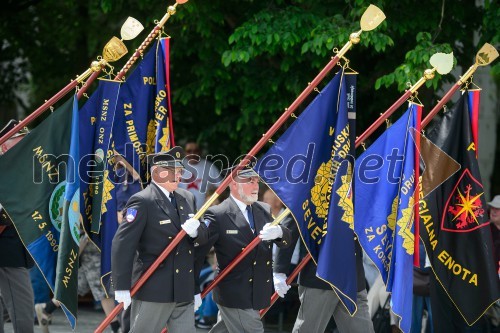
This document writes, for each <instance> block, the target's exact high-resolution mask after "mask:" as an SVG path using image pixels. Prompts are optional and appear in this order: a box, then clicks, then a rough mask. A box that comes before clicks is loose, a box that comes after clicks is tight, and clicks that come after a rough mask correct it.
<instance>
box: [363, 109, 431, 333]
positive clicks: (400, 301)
mask: <svg viewBox="0 0 500 333" xmlns="http://www.w3.org/2000/svg"><path fill="white" fill-rule="evenodd" d="M420 115H421V106H420V105H417V104H413V103H410V107H409V108H408V110H407V111H406V112H405V113H404V114H403V116H402V117H401V118H399V119H398V121H397V122H396V123H395V124H394V125H392V126H391V127H389V128H388V129H387V130H386V131H385V132H384V133H383V134H382V135H381V136H380V137H379V138H378V139H377V140H376V141H375V142H374V143H373V144H372V145H371V146H370V147H369V148H368V149H367V150H366V151H365V152H364V153H363V154H361V156H359V158H358V159H357V160H356V163H355V170H356V172H355V177H356V178H355V182H354V183H355V189H354V192H355V194H356V195H355V205H354V207H355V214H354V217H355V223H354V230H355V232H356V233H357V235H358V236H359V242H360V244H361V246H362V247H363V249H364V250H365V252H366V254H367V255H368V256H369V257H370V259H371V260H372V261H373V263H374V264H375V265H376V266H377V268H378V270H379V271H380V273H381V275H382V280H383V281H384V283H385V285H386V290H387V291H389V292H392V296H391V308H392V311H393V312H394V313H395V314H396V315H397V316H398V317H400V318H401V320H400V322H399V327H400V328H401V330H402V331H403V332H409V331H410V328H411V309H412V301H413V253H414V246H415V236H414V217H415V215H414V211H415V204H416V203H415V200H414V199H415V198H414V195H415V189H416V186H417V183H418V182H416V181H415V177H416V173H415V170H416V167H418V164H416V160H417V161H418V154H417V147H416V144H415V142H416V140H415V138H416V136H415V130H416V132H417V133H418V131H419V127H420Z"/></svg>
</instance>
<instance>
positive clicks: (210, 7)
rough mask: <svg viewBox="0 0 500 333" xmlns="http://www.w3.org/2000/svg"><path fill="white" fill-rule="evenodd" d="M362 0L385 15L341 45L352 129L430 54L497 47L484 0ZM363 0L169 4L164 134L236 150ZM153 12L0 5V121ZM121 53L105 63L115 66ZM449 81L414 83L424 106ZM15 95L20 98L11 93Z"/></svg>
mask: <svg viewBox="0 0 500 333" xmlns="http://www.w3.org/2000/svg"><path fill="white" fill-rule="evenodd" d="M371 3H373V4H375V5H377V6H378V7H379V8H381V9H382V10H383V11H384V13H385V14H386V16H387V19H386V21H385V22H384V23H383V24H382V25H381V26H380V27H378V28H377V29H376V30H374V31H372V32H368V33H363V34H362V37H361V42H360V44H358V45H355V46H354V47H353V48H352V50H351V51H349V52H348V54H347V57H348V58H349V60H350V66H351V67H352V68H353V69H355V70H356V71H358V72H359V73H360V75H359V76H358V99H357V110H358V122H357V133H358V135H359V134H360V133H361V132H362V131H363V130H364V129H366V128H367V127H368V126H369V125H370V124H371V123H372V122H373V121H374V120H375V119H376V118H377V117H378V115H379V113H381V112H383V111H384V110H385V109H387V108H388V107H389V106H390V105H391V104H392V103H393V102H394V101H395V100H396V99H397V98H398V97H399V96H400V95H401V94H402V93H403V92H404V89H405V88H406V87H407V83H408V82H410V83H415V82H416V81H417V80H418V78H420V76H421V75H422V73H423V71H424V69H426V68H428V67H429V66H430V65H429V64H428V60H429V58H430V56H431V55H432V54H433V53H435V52H450V51H453V52H454V56H455V58H456V59H455V60H456V63H458V64H460V65H461V66H462V67H463V68H468V67H469V66H470V65H471V64H472V63H473V59H474V55H475V53H476V51H477V50H478V49H479V47H480V46H481V45H482V44H483V43H484V42H489V43H491V44H493V45H494V46H496V47H497V49H498V46H499V44H500V43H499V39H500V7H499V6H498V3H497V2H496V1H491V0H484V1H483V2H482V4H481V5H476V1H470V0H454V1H446V0H423V1H418V2H417V1H413V0H400V1H388V0H378V1H377V0H373V1H372V2H371ZM369 4H370V1H368V0H335V1H334V0H323V1H314V0H312V1H311V0H295V1H292V0H266V1H264V0H225V1H222V0H210V1H196V0H190V1H189V2H187V3H186V4H183V5H179V6H178V11H177V14H176V15H174V17H173V18H172V19H171V20H169V22H167V24H166V26H165V29H164V30H165V33H167V34H168V35H170V36H171V37H172V48H171V73H172V74H171V75H172V77H171V84H172V98H173V112H174V127H175V133H176V140H177V141H178V142H179V143H182V142H185V141H187V140H196V141H198V142H199V143H200V144H201V145H202V146H203V147H204V149H205V151H206V152H209V153H214V154H216V153H222V154H226V155H228V156H229V157H230V158H236V157H237V156H239V155H240V154H242V153H245V152H247V151H248V150H249V148H251V147H252V146H253V144H254V143H255V142H256V141H257V140H258V139H259V138H260V137H261V135H262V134H263V133H265V132H266V130H267V129H268V128H269V127H270V125H271V124H273V122H274V121H275V120H276V119H277V118H278V117H279V115H281V113H282V112H283V110H284V108H286V107H287V106H288V105H290V104H291V102H292V101H293V100H294V99H295V97H296V96H297V95H298V94H299V93H300V92H301V91H302V90H303V89H304V88H305V87H306V86H307V83H308V82H309V81H311V80H312V79H313V78H314V77H315V76H316V74H317V73H318V72H319V71H320V70H321V69H322V68H323V66H324V65H326V63H327V62H328V61H329V60H330V58H331V57H332V56H333V55H334V53H333V52H332V50H333V48H335V47H337V48H340V47H342V46H343V45H344V44H345V42H346V41H347V40H348V37H349V34H350V33H351V32H354V31H357V30H359V19H360V17H361V15H362V13H363V12H364V10H365V9H366V8H367V7H368V5H369ZM165 11H166V4H165V2H162V1H153V0H143V1H131V0H88V1H75V0H73V1H70V0H58V1H55V0H44V1H41V0H32V1H29V0H26V1H13V0H8V1H5V2H4V4H3V7H2V11H1V13H0V18H1V19H0V26H1V29H0V39H1V41H2V44H1V52H0V66H1V67H0V68H1V69H2V75H1V78H0V108H1V109H0V110H1V113H0V126H3V125H4V124H5V123H6V122H7V121H8V119H11V118H16V117H17V116H16V113H15V109H16V106H17V107H21V108H22V110H23V111H24V114H25V115H27V114H29V113H30V112H32V111H33V110H34V109H35V108H36V107H38V106H39V105H41V104H42V103H43V102H44V100H45V99H48V98H49V97H51V96H52V95H53V94H55V93H56V92H57V91H59V90H60V89H61V88H62V87H63V86H65V85H66V84H67V83H68V82H69V80H70V79H71V78H74V77H75V75H77V74H79V73H81V72H83V71H84V70H85V69H86V68H87V67H88V66H89V63H90V62H91V61H92V60H93V59H95V57H96V56H97V55H99V54H101V52H102V47H103V46H104V44H105V43H106V42H107V41H108V40H109V39H110V38H111V37H112V36H113V35H116V36H119V30H120V27H121V24H122V23H123V22H124V21H125V19H126V17H127V16H129V15H130V16H133V17H135V18H136V19H138V20H139V21H141V22H142V23H143V24H144V25H145V27H146V29H145V30H144V31H143V32H142V33H141V35H139V37H137V38H136V39H135V40H133V41H128V42H126V44H127V46H128V48H129V50H131V51H132V50H135V48H137V47H138V45H139V44H140V43H141V42H142V40H143V39H144V38H145V37H146V35H147V34H148V33H149V31H151V29H152V28H153V26H154V23H153V22H154V20H155V19H158V20H159V19H160V18H161V17H162V16H163V14H164V13H165ZM474 34H477V35H478V36H479V38H476V39H475V38H474ZM131 51H130V52H129V54H131V53H132V52H131ZM126 60H127V57H124V59H122V60H120V61H118V62H117V63H115V67H116V70H115V71H116V72H117V71H118V70H119V69H120V68H121V66H122V65H123V64H124V63H125V62H126ZM480 70H482V71H489V72H490V73H491V74H492V75H493V77H494V79H495V81H496V82H497V87H498V86H499V85H498V83H500V63H499V62H498V61H497V62H496V63H495V64H494V66H488V67H486V68H481V69H480ZM331 77H332V74H330V75H329V76H328V78H331ZM457 79H458V78H457V77H453V75H446V76H445V77H440V75H436V78H434V79H433V80H431V81H429V82H428V83H427V84H426V86H425V87H422V88H421V89H420V90H419V95H418V97H419V99H420V100H421V101H422V102H423V104H424V105H426V106H427V107H426V110H427V111H428V110H430V109H431V106H433V105H435V103H436V102H437V100H438V99H439V96H438V95H437V93H436V91H437V90H438V89H439V88H440V87H441V86H442V84H443V83H444V82H456V80H457ZM327 81H328V79H327V80H324V82H323V83H322V84H321V86H320V87H318V88H321V87H322V86H323V85H324V84H325V83H326V82H327ZM20 92H21V93H20ZM497 93H498V91H497ZM23 94H24V95H26V94H27V95H28V96H29V98H28V99H27V100H23V99H22V98H20V96H21V95H23ZM311 98H312V96H311ZM305 105H307V103H303V106H305ZM497 108H498V107H497ZM401 111H402V110H401ZM401 111H400V112H401ZM496 111H497V113H498V109H497V110H496ZM394 117H396V115H395V116H393V119H395V118H394ZM287 125H289V123H287ZM285 128H286V125H285V126H284V127H283V129H282V130H281V131H283V130H284V129H285ZM278 136H279V133H278V134H277V135H275V138H276V137H278ZM499 146H500V145H497V150H498V147H499ZM496 156H500V154H496ZM497 159H498V158H497ZM495 164H496V166H499V164H500V161H496V162H495ZM495 169H496V170H498V169H500V168H499V167H496V168H495ZM493 177H500V176H495V175H494V176H493ZM493 181H494V184H495V185H494V186H493V192H495V193H500V181H498V179H494V180H493Z"/></svg>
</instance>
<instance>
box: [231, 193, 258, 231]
mask: <svg viewBox="0 0 500 333" xmlns="http://www.w3.org/2000/svg"><path fill="white" fill-rule="evenodd" d="M230 196H231V198H233V200H234V202H236V205H237V206H238V208H239V209H240V210H241V213H242V214H243V216H244V217H245V219H246V220H247V222H248V225H250V222H249V221H248V210H247V207H248V205H247V204H246V203H244V202H242V201H240V200H238V199H236V198H235V197H234V196H233V195H232V194H230ZM250 229H252V228H251V227H250ZM252 231H254V230H253V229H252Z"/></svg>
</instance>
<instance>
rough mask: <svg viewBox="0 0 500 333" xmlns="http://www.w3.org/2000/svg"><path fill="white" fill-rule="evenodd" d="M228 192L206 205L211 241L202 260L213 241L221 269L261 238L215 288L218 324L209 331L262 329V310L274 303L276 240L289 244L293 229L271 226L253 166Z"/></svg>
mask: <svg viewBox="0 0 500 333" xmlns="http://www.w3.org/2000/svg"><path fill="white" fill-rule="evenodd" d="M229 189H230V196H229V198H227V199H226V200H225V201H223V202H222V203H221V204H219V205H217V206H213V207H211V208H210V209H208V210H207V212H206V214H205V216H204V219H205V223H206V224H207V225H208V230H209V241H208V243H207V244H206V245H205V246H204V251H201V250H200V252H199V254H200V257H199V258H198V261H200V260H201V261H202V260H203V258H204V256H205V255H206V253H207V252H208V250H209V249H210V248H211V247H212V246H214V247H215V253H216V256H217V262H218V270H219V271H220V270H223V269H224V268H226V267H227V266H228V264H229V263H230V262H231V261H232V260H233V259H234V258H235V257H236V256H237V255H238V254H240V253H241V251H242V250H243V249H244V248H245V247H246V246H247V245H248V244H249V243H250V242H251V241H252V240H253V239H254V238H255V237H256V236H257V235H259V233H260V235H259V237H260V238H261V239H262V240H263V242H261V243H259V245H258V246H257V247H256V248H255V249H254V250H253V251H252V252H251V253H250V254H249V255H248V256H246V257H245V258H244V259H243V260H242V261H241V262H240V263H239V264H238V265H237V266H236V267H235V268H234V269H233V270H232V271H231V272H230V273H229V274H228V275H227V276H226V277H225V278H224V279H223V280H222V281H221V282H220V283H219V284H218V286H216V287H215V288H214V290H213V298H214V300H215V302H216V303H217V305H218V307H219V318H218V321H217V324H215V326H214V327H213V328H212V330H211V331H210V332H217V333H219V332H231V333H241V332H252V333H254V332H264V327H263V324H262V321H261V320H260V316H259V310H260V309H263V308H266V307H267V306H269V304H270V298H271V296H272V293H273V283H272V243H271V241H272V242H274V243H275V244H277V245H278V246H280V247H286V246H288V244H290V232H289V230H288V229H286V228H284V227H282V226H271V225H270V222H272V221H273V217H272V216H271V213H270V206H269V205H268V204H266V203H263V202H257V198H258V193H259V177H258V175H257V174H256V173H255V172H254V171H253V170H251V169H247V170H243V171H241V172H240V173H239V174H238V176H236V177H235V178H234V179H232V180H231V183H230V185H229Z"/></svg>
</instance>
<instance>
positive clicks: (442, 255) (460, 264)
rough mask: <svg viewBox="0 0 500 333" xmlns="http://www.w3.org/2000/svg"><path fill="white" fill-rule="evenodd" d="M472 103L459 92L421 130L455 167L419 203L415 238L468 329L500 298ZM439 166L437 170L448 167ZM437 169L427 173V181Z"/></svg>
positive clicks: (476, 103)
mask: <svg viewBox="0 0 500 333" xmlns="http://www.w3.org/2000/svg"><path fill="white" fill-rule="evenodd" d="M478 98H479V92H476V91H474V92H467V93H463V94H462V95H461V96H460V98H459V100H458V102H457V103H456V104H455V105H454V107H453V108H452V109H451V110H449V111H448V112H446V113H444V114H443V116H442V118H441V119H440V120H439V121H436V122H434V123H433V124H432V125H431V126H430V128H429V129H428V130H427V131H426V132H427V138H428V139H429V140H430V141H432V142H433V143H434V144H435V145H436V146H437V147H439V148H440V149H442V150H443V151H444V152H446V153H447V154H448V155H449V156H450V157H451V158H453V159H454V160H455V161H456V162H457V163H458V165H459V168H458V172H456V173H453V175H452V176H451V177H449V178H446V179H444V180H443V182H442V183H441V184H440V186H439V187H438V188H437V189H435V190H434V191H431V192H430V193H424V194H425V195H426V196H425V197H424V198H423V199H422V200H420V202H419V205H420V221H421V224H420V225H421V230H422V232H421V233H420V234H421V237H422V240H423V243H424V245H425V249H426V251H427V254H428V256H429V260H430V262H431V266H432V269H433V271H434V274H435V275H436V279H437V280H438V281H439V283H440V285H441V287H442V288H443V289H444V290H445V291H446V294H447V295H448V296H449V298H450V300H451V301H452V303H453V304H454V305H455V306H456V308H457V309H458V311H459V312H460V314H461V315H462V317H463V318H464V319H465V321H466V322H467V323H468V324H469V325H473V324H474V323H475V322H476V321H478V320H479V319H480V318H481V317H482V316H483V315H484V313H485V312H486V311H487V309H488V308H489V307H490V306H492V304H493V303H494V302H496V301H498V299H499V297H500V283H499V279H498V273H497V270H496V264H495V260H494V244H493V242H492V237H491V230H490V227H489V225H490V221H489V219H488V213H487V211H486V209H487V206H486V198H485V196H484V188H483V184H482V180H481V174H480V172H479V165H478V160H477V145H476V144H475V140H476V138H475V137H474V133H477V128H474V127H477V124H478V120H477V116H478V112H477V111H476V110H473V108H478V106H479V101H478ZM474 99H476V100H475V101H474ZM471 102H472V103H471ZM471 116H472V118H473V119H472V122H471ZM439 162H440V163H439V166H440V169H449V168H450V166H449V164H447V163H442V162H441V160H440V161H439ZM440 169H438V170H430V173H431V176H434V173H438V172H439V171H440ZM454 170H455V169H453V170H452V171H454Z"/></svg>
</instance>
